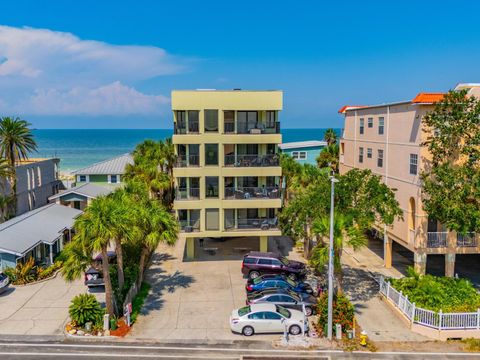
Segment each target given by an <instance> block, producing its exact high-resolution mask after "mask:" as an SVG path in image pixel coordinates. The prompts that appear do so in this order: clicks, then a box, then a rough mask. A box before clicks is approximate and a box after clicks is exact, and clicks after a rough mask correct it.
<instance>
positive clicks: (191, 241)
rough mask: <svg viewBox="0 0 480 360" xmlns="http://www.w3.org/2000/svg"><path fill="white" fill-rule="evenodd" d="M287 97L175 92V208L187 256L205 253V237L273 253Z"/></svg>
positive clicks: (235, 92)
mask: <svg viewBox="0 0 480 360" xmlns="http://www.w3.org/2000/svg"><path fill="white" fill-rule="evenodd" d="M282 96H283V93H282V92H281V91H245V90H231V91H219V90H192V91H173V92H172V110H173V116H174V123H175V124H174V125H175V126H174V135H173V144H174V145H175V151H176V154H177V158H178V161H177V164H176V167H175V168H174V172H173V174H174V178H175V186H176V198H175V202H174V209H175V211H176V215H177V218H178V220H179V222H180V226H181V232H182V236H185V238H186V258H187V259H195V258H196V257H198V256H200V257H201V254H200V253H199V251H200V249H201V248H202V247H203V248H204V249H203V250H202V251H205V250H206V249H205V246H204V243H205V241H206V240H207V241H218V240H220V239H221V240H225V241H230V240H232V241H231V243H232V244H236V245H234V246H236V247H235V249H236V250H238V251H240V252H241V251H242V250H243V251H247V250H260V251H267V250H268V238H269V237H270V236H277V235H280V234H281V232H280V230H279V227H278V220H277V211H278V210H279V209H280V207H281V189H280V188H279V180H280V176H281V168H280V163H279V155H278V144H280V143H281V142H282V136H281V134H280V123H279V121H278V116H279V112H280V111H281V110H282V106H283V105H282V101H283V99H282ZM252 238H253V239H252ZM233 239H235V241H233ZM257 239H258V241H257ZM242 243H248V244H250V245H249V246H242V245H241V244H242ZM251 244H254V246H252V245H251ZM207 250H208V249H207ZM197 255H198V256H197Z"/></svg>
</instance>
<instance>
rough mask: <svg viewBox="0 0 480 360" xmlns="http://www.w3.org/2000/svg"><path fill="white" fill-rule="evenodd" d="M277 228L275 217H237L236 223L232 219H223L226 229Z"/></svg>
mask: <svg viewBox="0 0 480 360" xmlns="http://www.w3.org/2000/svg"><path fill="white" fill-rule="evenodd" d="M255 229H258V230H277V229H278V219H277V218H276V217H275V218H256V219H243V218H242V219H237V221H236V224H235V221H234V219H229V220H226V221H225V230H226V231H239V230H240V231H241V230H255Z"/></svg>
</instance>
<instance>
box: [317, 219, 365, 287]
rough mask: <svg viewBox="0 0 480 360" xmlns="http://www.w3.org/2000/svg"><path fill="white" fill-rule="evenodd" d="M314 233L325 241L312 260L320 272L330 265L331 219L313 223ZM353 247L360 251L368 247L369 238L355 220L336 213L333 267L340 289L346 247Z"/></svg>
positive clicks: (318, 246)
mask: <svg viewBox="0 0 480 360" xmlns="http://www.w3.org/2000/svg"><path fill="white" fill-rule="evenodd" d="M312 232H313V234H315V235H319V236H321V237H323V239H325V241H324V242H323V243H322V244H319V245H317V246H316V247H315V248H314V249H313V251H312V256H311V258H310V263H311V264H312V265H313V266H314V267H315V268H316V269H318V270H319V271H321V269H323V268H324V266H325V265H327V264H328V255H329V254H328V253H329V246H328V242H327V240H326V239H328V236H329V233H330V217H329V216H328V215H326V216H323V217H321V218H319V219H316V220H314V221H313V225H312ZM346 245H348V246H351V247H352V248H353V249H354V250H358V249H360V248H362V247H364V246H366V245H367V238H366V237H365V235H364V234H363V231H362V230H361V229H360V228H359V227H358V226H357V225H356V224H355V223H354V221H353V218H352V217H351V216H349V215H345V214H343V213H335V215H334V222H333V252H334V257H333V265H334V272H335V275H336V278H337V280H338V284H339V289H341V287H342V280H343V276H342V274H343V272H342V264H341V258H342V252H343V248H344V246H346Z"/></svg>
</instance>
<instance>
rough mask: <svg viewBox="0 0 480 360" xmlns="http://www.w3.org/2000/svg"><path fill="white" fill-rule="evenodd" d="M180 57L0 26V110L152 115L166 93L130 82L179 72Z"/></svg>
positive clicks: (164, 103) (144, 48)
mask: <svg viewBox="0 0 480 360" xmlns="http://www.w3.org/2000/svg"><path fill="white" fill-rule="evenodd" d="M185 62H186V59H182V58H178V57H174V56H171V55H170V54H168V53H167V52H166V51H165V50H163V49H161V48H158V47H152V46H134V45H128V46H127V45H112V44H108V43H104V42H100V41H91V40H82V39H80V38H78V37H77V36H75V35H73V34H70V33H64V32H56V31H51V30H45V29H32V28H14V27H9V26H0V112H3V113H12V112H14V113H16V114H19V115H23V114H33V115H37V114H39V115H58V114H61V115H77V114H82V115H117V114H156V113H159V112H162V111H164V110H165V109H166V108H167V104H168V98H167V97H165V96H163V95H147V94H144V93H142V92H140V91H138V90H136V89H135V88H134V86H135V84H136V83H138V82H140V81H142V80H146V79H151V78H155V77H158V76H162V75H169V74H175V73H179V72H183V71H185V66H184V65H181V64H182V63H185ZM127 84H128V85H127Z"/></svg>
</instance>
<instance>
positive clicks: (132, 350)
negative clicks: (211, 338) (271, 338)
mask: <svg viewBox="0 0 480 360" xmlns="http://www.w3.org/2000/svg"><path fill="white" fill-rule="evenodd" d="M0 358H1V359H9V360H10V359H15V360H19V359H32V358H34V359H38V360H44V359H67V358H68V359H76V358H78V359H87V360H90V359H92V360H93V359H96V360H99V359H113V358H128V359H134V360H137V359H146V358H149V359H203V360H204V359H212V360H216V359H221V360H224V359H225V360H227V359H228V360H241V359H243V360H257V359H258V360H260V359H261V360H270V359H271V360H273V359H283V360H287V359H295V360H303V359H305V360H306V359H318V360H329V359H332V360H333V359H335V360H336V359H339V360H340V359H395V360H396V359H401V360H403V359H440V360H441V359H467V358H468V359H480V354H471V353H462V354H438V353H429V354H427V353H361V352H354V353H343V352H340V351H328V350H325V351H293V350H270V349H261V348H256V346H255V344H254V343H253V342H252V343H250V344H249V346H248V347H246V348H238V347H236V346H225V345H222V346H206V345H198V346H190V345H188V344H178V345H176V346H175V345H172V346H163V345H160V346H159V345H148V344H145V343H129V344H103V343H102V344H101V343H90V344H69V343H0Z"/></svg>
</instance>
